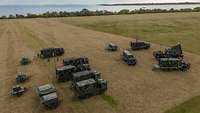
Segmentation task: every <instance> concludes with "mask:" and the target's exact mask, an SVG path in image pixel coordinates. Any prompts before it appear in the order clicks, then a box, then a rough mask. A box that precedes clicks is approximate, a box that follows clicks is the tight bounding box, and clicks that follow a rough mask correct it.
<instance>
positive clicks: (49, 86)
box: [38, 84, 56, 95]
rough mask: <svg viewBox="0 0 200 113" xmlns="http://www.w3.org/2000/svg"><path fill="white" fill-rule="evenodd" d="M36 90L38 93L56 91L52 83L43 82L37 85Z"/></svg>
mask: <svg viewBox="0 0 200 113" xmlns="http://www.w3.org/2000/svg"><path fill="white" fill-rule="evenodd" d="M38 91H39V93H40V94H42V95H44V94H48V93H51V92H56V88H55V87H54V86H53V85H52V84H45V85H42V86H39V87H38Z"/></svg>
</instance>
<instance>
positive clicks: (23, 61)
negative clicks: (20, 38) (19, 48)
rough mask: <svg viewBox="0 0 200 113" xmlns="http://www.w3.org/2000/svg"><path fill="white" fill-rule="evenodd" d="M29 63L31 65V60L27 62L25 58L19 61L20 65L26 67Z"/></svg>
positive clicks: (27, 59)
mask: <svg viewBox="0 0 200 113" xmlns="http://www.w3.org/2000/svg"><path fill="white" fill-rule="evenodd" d="M30 63H31V60H29V58H27V57H22V58H21V60H20V64H21V65H28V64H30Z"/></svg>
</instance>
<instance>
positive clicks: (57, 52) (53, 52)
mask: <svg viewBox="0 0 200 113" xmlns="http://www.w3.org/2000/svg"><path fill="white" fill-rule="evenodd" d="M64 53H65V50H64V48H45V49H42V50H40V53H38V56H39V57H40V58H43V59H45V58H52V57H57V56H62V55H63V54H64Z"/></svg>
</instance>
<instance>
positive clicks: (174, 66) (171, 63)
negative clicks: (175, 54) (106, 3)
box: [153, 58, 190, 71]
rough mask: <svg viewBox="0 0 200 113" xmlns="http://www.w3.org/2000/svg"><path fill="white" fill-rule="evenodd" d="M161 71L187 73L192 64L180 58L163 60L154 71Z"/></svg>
mask: <svg viewBox="0 0 200 113" xmlns="http://www.w3.org/2000/svg"><path fill="white" fill-rule="evenodd" d="M156 69H160V70H163V71H172V70H180V71H187V70H189V69H190V63H187V62H185V61H184V60H183V59H178V58H161V59H160V60H159V63H158V64H157V65H155V66H154V68H153V70H156Z"/></svg>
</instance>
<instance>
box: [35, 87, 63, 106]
mask: <svg viewBox="0 0 200 113" xmlns="http://www.w3.org/2000/svg"><path fill="white" fill-rule="evenodd" d="M37 93H38V95H39V97H40V101H41V103H42V104H43V105H44V106H45V107H47V108H50V109H55V108H56V107H57V106H58V104H59V100H58V95H57V93H56V88H55V87H54V86H53V85H52V84H46V85H42V86H39V87H38V88H37Z"/></svg>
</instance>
